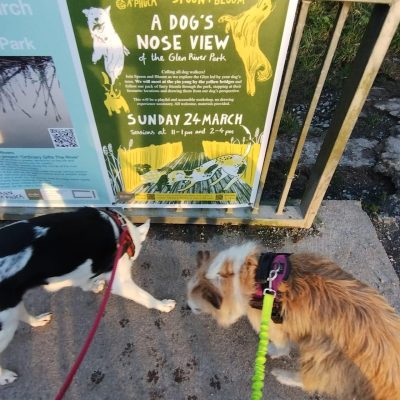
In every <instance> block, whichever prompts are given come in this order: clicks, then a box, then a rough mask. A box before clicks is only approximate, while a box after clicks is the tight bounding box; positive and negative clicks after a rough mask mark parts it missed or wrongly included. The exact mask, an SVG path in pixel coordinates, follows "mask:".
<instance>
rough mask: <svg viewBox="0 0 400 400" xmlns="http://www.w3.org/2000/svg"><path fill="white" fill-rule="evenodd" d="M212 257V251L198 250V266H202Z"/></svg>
mask: <svg viewBox="0 0 400 400" xmlns="http://www.w3.org/2000/svg"><path fill="white" fill-rule="evenodd" d="M209 259H210V252H209V251H208V250H205V251H203V250H200V251H198V252H197V256H196V261H197V268H200V267H201V266H202V265H203V264H205V263H206V262H207V261H208V260H209Z"/></svg>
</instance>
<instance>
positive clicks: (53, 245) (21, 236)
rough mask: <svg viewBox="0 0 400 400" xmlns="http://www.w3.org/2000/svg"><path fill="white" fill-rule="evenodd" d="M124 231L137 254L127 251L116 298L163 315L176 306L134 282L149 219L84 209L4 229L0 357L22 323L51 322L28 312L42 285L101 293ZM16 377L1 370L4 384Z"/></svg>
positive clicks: (0, 235)
mask: <svg viewBox="0 0 400 400" xmlns="http://www.w3.org/2000/svg"><path fill="white" fill-rule="evenodd" d="M123 226H126V227H127V229H128V231H129V234H130V236H131V238H132V243H133V246H131V247H132V248H134V252H133V254H132V252H128V251H126V252H125V253H124V254H123V255H122V257H121V258H120V260H119V262H118V267H117V271H116V275H115V280H114V284H113V287H112V293H115V294H118V295H120V296H122V297H124V298H126V299H130V300H133V301H135V302H137V303H139V304H142V305H143V306H145V307H147V308H155V309H157V310H159V311H163V312H169V311H171V310H172V309H173V308H174V307H175V301H174V300H161V301H160V300H157V299H155V298H154V297H153V296H151V295H150V294H149V293H147V292H146V291H144V290H143V289H141V288H140V287H139V286H137V285H136V284H135V283H134V282H133V281H132V278H131V269H130V267H131V265H132V262H133V260H135V259H136V258H137V256H138V255H139V252H140V249H141V247H142V243H143V241H144V239H145V238H146V235H147V232H148V230H149V227H150V221H149V220H148V221H146V223H144V224H143V225H141V226H139V227H136V226H134V225H133V224H132V223H131V222H130V221H128V220H127V219H126V218H125V217H123V216H122V215H121V214H119V213H116V212H114V211H107V210H104V211H102V210H97V209H95V208H82V209H79V210H78V211H74V212H66V213H56V214H49V215H44V216H40V217H36V218H32V219H30V220H24V221H19V222H16V223H13V224H11V225H8V226H6V227H4V228H2V229H0V354H1V352H2V351H3V350H4V349H5V348H6V347H7V345H8V344H9V343H10V341H11V339H12V338H13V336H14V333H15V330H16V329H17V326H18V322H19V321H23V322H26V323H28V324H29V325H31V326H42V325H45V324H47V323H48V322H49V321H50V319H51V314H50V313H46V314H41V315H38V316H32V315H30V314H29V313H28V312H27V310H26V309H25V307H24V303H23V300H22V297H23V295H24V293H25V292H26V291H27V290H29V289H31V288H34V287H37V286H40V285H43V286H44V288H45V289H47V290H48V291H50V292H54V291H57V290H59V289H62V288H64V287H67V286H79V287H81V288H82V289H83V290H91V291H93V292H95V293H97V292H100V291H101V290H102V289H103V287H104V284H105V281H107V280H108V279H109V278H110V276H111V270H112V266H113V261H114V257H115V255H116V249H117V246H118V240H119V236H120V234H121V231H122V228H123ZM132 243H131V244H132ZM16 378H17V374H15V373H14V372H12V371H9V370H6V369H2V368H1V367H0V385H5V384H7V383H11V382H13V381H14V380H15V379H16Z"/></svg>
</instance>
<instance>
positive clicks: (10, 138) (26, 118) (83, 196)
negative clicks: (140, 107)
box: [0, 0, 112, 207]
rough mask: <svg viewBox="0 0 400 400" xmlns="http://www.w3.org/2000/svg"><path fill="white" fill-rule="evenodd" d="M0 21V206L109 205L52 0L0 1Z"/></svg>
mask: <svg viewBox="0 0 400 400" xmlns="http://www.w3.org/2000/svg"><path fill="white" fill-rule="evenodd" d="M0 26H1V30H0V205H1V206H10V205H12V206H55V207H62V206H65V205H70V206H80V205H104V204H109V203H110V200H111V199H112V194H111V192H110V191H109V190H108V185H107V184H106V183H105V179H104V176H105V167H104V162H103V160H102V158H101V157H100V154H99V153H98V151H97V149H99V144H98V137H95V136H94V135H93V134H92V132H93V130H92V129H91V128H90V122H89V119H88V112H87V111H86V110H85V107H84V103H83V100H82V96H81V90H80V87H81V86H82V85H81V84H80V83H79V82H78V79H77V75H76V71H75V68H74V64H73V57H72V55H71V53H70V51H69V47H68V42H67V38H66V34H65V31H64V29H63V20H62V18H61V14H60V10H59V6H58V4H57V2H56V1H53V0H40V1H37V0H23V1H22V0H21V1H7V2H4V1H0ZM103 171H104V173H103Z"/></svg>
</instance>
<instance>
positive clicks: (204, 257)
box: [188, 243, 400, 400]
mask: <svg viewBox="0 0 400 400" xmlns="http://www.w3.org/2000/svg"><path fill="white" fill-rule="evenodd" d="M260 254H261V251H260V248H259V247H258V246H257V245H256V244H255V243H246V244H244V245H241V246H236V247H231V248H229V249H227V250H225V251H222V252H220V253H219V254H218V255H217V256H216V257H215V258H214V259H211V258H210V254H209V252H199V253H198V266H199V269H198V271H197V273H196V275H195V276H194V277H193V278H192V279H191V281H190V282H189V284H188V305H189V306H190V308H191V309H192V310H193V312H194V313H199V312H205V313H208V314H211V315H212V316H213V317H214V318H215V319H216V320H217V322H218V323H219V324H220V325H222V326H224V327H227V326H229V325H231V324H233V323H234V322H235V321H237V320H238V319H239V318H240V317H242V316H247V317H248V319H249V321H250V323H251V325H252V327H253V328H254V329H255V330H256V331H257V332H258V331H259V327H260V318H261V312H260V310H258V309H256V308H253V307H252V306H251V305H250V304H251V303H252V299H253V296H254V295H255V292H256V287H257V283H256V274H257V277H258V276H259V274H258V273H257V269H258V267H259V259H260ZM287 260H288V263H289V264H290V266H291V271H290V275H289V276H288V278H287V279H286V280H285V281H282V282H281V283H280V285H279V296H280V299H281V312H280V314H281V317H282V319H283V321H282V323H281V324H275V323H273V322H272V321H271V323H270V332H269V335H270V344H269V355H270V356H271V357H273V358H275V357H280V356H283V355H288V354H289V351H290V345H291V344H296V345H297V346H298V350H299V352H300V365H301V368H300V371H298V372H294V371H286V370H282V369H273V370H272V374H273V375H274V376H275V377H276V378H277V379H278V381H279V382H281V383H283V384H286V385H290V386H297V387H300V388H302V389H304V390H306V391H308V392H319V393H325V394H330V395H333V396H335V397H336V398H338V399H342V400H353V399H360V400H361V399H362V400H388V399H400V318H399V316H398V315H396V313H395V311H394V309H393V308H392V307H390V306H389V305H388V303H387V302H386V301H385V299H384V298H383V297H382V296H380V295H379V294H378V293H377V292H376V291H375V290H374V289H372V288H370V287H368V286H367V285H365V284H363V283H361V282H360V281H358V280H356V279H355V278H353V276H352V275H350V274H349V273H347V272H344V271H343V270H342V269H340V268H339V267H338V266H337V265H336V264H335V263H334V262H332V261H330V260H328V259H326V258H324V257H321V256H317V255H313V254H307V253H305V254H292V255H290V256H288V258H287Z"/></svg>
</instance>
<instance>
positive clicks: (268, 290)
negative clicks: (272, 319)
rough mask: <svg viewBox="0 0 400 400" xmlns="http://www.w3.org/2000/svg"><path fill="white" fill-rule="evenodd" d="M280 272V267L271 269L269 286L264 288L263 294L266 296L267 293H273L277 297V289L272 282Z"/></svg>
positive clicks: (268, 279)
mask: <svg viewBox="0 0 400 400" xmlns="http://www.w3.org/2000/svg"><path fill="white" fill-rule="evenodd" d="M278 274H279V270H278V269H271V271H270V272H269V277H268V278H267V281H268V287H267V288H265V289H264V291H263V295H264V296H265V295H266V294H271V295H272V296H274V297H276V290H274V289H273V288H272V282H273V281H274V280H275V279H276V277H277V276H278Z"/></svg>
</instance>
